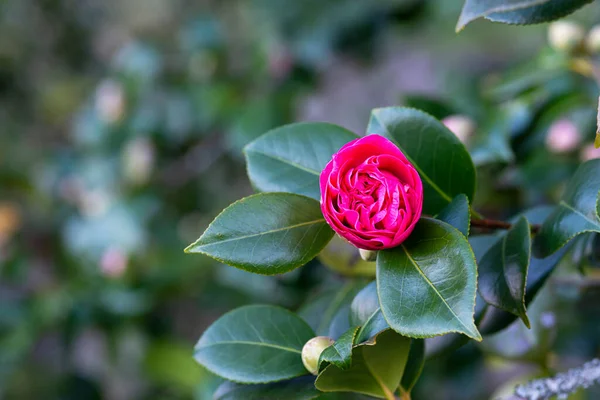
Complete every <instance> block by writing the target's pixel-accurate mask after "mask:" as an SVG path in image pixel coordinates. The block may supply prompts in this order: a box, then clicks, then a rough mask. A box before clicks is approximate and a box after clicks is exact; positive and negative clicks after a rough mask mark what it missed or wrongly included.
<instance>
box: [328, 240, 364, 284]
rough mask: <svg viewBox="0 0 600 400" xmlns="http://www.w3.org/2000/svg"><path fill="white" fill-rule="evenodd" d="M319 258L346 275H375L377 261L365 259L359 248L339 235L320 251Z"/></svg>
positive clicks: (332, 268) (334, 269)
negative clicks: (361, 255)
mask: <svg viewBox="0 0 600 400" xmlns="http://www.w3.org/2000/svg"><path fill="white" fill-rule="evenodd" d="M318 259H319V261H321V263H323V264H324V265H325V266H327V267H328V268H330V269H331V270H333V271H335V272H338V273H340V274H342V275H344V276H364V277H371V278H374V277H375V263H373V262H369V261H365V260H363V259H362V258H361V257H360V254H359V252H358V249H357V248H356V247H354V246H352V245H351V244H350V243H348V242H347V241H345V240H344V239H342V238H341V237H339V236H338V235H334V236H333V239H331V241H330V242H329V244H328V245H327V246H325V248H324V249H323V251H321V252H320V253H319V256H318Z"/></svg>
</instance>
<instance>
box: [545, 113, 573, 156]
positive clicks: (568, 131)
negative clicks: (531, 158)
mask: <svg viewBox="0 0 600 400" xmlns="http://www.w3.org/2000/svg"><path fill="white" fill-rule="evenodd" d="M580 143H581V135H580V134H579V129H578V128H577V125H575V124H574V123H573V122H572V121H570V120H568V119H559V120H558V121H556V122H554V123H553V124H552V125H550V128H549V129H548V134H547V135H546V146H547V147H548V149H549V150H550V151H552V152H553V153H568V152H570V151H573V150H575V149H576V148H577V146H579V144H580Z"/></svg>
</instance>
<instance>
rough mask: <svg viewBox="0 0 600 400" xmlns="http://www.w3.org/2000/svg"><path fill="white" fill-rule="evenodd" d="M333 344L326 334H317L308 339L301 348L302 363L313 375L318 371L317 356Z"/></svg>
mask: <svg viewBox="0 0 600 400" xmlns="http://www.w3.org/2000/svg"><path fill="white" fill-rule="evenodd" d="M332 344H333V340H332V339H330V338H328V337H327V336H317V337H314V338H312V339H310V340H309V341H308V342H306V344H305V345H304V347H303V348H302V363H303V364H304V367H305V368H306V369H307V370H308V371H309V372H310V373H311V374H313V375H317V373H318V372H319V357H321V353H322V352H323V350H325V349H326V348H328V347H329V346H331V345H332Z"/></svg>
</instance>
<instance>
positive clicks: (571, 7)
mask: <svg viewBox="0 0 600 400" xmlns="http://www.w3.org/2000/svg"><path fill="white" fill-rule="evenodd" d="M592 1H593V0H549V1H545V2H542V3H541V4H538V5H533V6H530V7H525V8H520V9H517V10H513V11H508V12H496V13H491V14H488V15H486V16H485V18H486V19H488V20H490V21H494V22H502V23H505V24H515V25H530V24H540V23H543V22H549V21H554V20H557V19H559V18H563V17H565V16H567V15H569V14H571V13H573V12H575V11H577V10H578V9H579V8H581V7H583V6H584V5H586V4H588V3H591V2H592ZM538 3H540V2H539V1H538Z"/></svg>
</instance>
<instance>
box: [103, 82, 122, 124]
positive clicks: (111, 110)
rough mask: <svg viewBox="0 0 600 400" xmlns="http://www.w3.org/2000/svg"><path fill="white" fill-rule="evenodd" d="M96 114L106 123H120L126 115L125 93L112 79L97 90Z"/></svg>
mask: <svg viewBox="0 0 600 400" xmlns="http://www.w3.org/2000/svg"><path fill="white" fill-rule="evenodd" d="M96 112H97V113H98V115H99V116H100V119H101V120H102V121H104V122H106V123H109V124H113V123H115V122H118V121H119V120H120V119H121V118H122V117H123V115H124V114H125V91H124V90H123V86H122V85H121V84H120V83H119V82H117V81H114V80H112V79H108V80H105V81H104V82H102V83H101V84H100V85H99V86H98V88H97V89H96Z"/></svg>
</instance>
